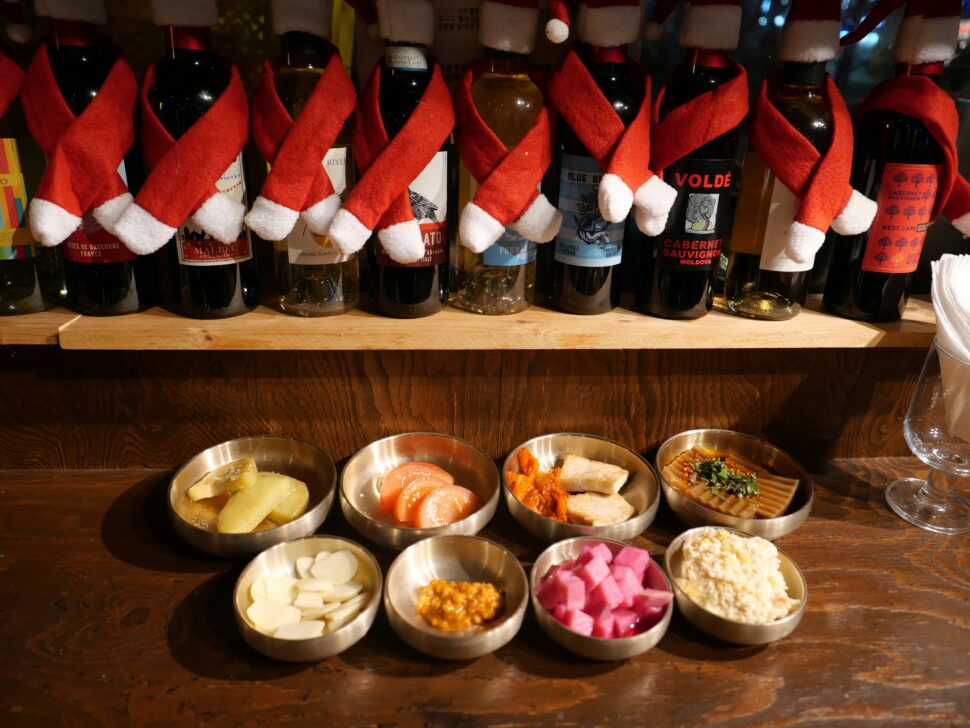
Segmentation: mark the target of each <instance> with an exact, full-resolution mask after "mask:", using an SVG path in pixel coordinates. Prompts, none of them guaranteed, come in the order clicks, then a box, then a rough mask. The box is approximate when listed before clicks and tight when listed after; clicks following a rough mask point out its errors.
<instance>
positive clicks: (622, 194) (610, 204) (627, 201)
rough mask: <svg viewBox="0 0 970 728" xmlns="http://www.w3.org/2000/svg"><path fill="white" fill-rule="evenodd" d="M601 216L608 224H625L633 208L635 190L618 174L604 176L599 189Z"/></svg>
mask: <svg viewBox="0 0 970 728" xmlns="http://www.w3.org/2000/svg"><path fill="white" fill-rule="evenodd" d="M599 206H600V214H601V215H602V216H603V219H604V220H606V221H607V222H623V221H624V220H626V217H627V215H629V214H630V208H631V207H633V190H631V189H630V186H629V185H628V184H627V183H626V182H624V181H623V178H622V177H620V176H619V175H617V174H612V173H608V174H604V175H603V178H602V179H601V180H600V187H599Z"/></svg>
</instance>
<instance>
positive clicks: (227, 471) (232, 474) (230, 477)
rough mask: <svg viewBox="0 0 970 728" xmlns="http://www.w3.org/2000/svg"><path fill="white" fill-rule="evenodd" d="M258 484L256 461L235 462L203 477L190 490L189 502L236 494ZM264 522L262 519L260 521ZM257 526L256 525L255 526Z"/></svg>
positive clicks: (249, 459) (244, 459) (248, 459)
mask: <svg viewBox="0 0 970 728" xmlns="http://www.w3.org/2000/svg"><path fill="white" fill-rule="evenodd" d="M255 482H256V461H255V460H253V459H252V458H242V459H241V460H233V461H232V462H231V463H226V464H225V465H220V466H219V467H218V468H216V469H215V470H211V471H209V472H208V473H206V474H205V475H203V476H202V477H201V478H199V480H197V481H196V482H195V484H194V485H192V487H191V488H189V491H188V493H187V495H188V497H189V500H193V501H198V500H202V499H203V498H212V497H213V496H216V495H221V494H222V493H235V492H236V491H238V490H245V489H246V488H250V487H252V485H253V484H254V483H255ZM260 520H262V519H260ZM254 525H255V524H254Z"/></svg>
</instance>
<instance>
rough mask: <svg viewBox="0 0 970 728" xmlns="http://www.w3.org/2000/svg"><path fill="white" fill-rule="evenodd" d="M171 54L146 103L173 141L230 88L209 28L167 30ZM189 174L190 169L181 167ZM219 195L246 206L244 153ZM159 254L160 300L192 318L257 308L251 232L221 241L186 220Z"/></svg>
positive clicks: (227, 69)
mask: <svg viewBox="0 0 970 728" xmlns="http://www.w3.org/2000/svg"><path fill="white" fill-rule="evenodd" d="M166 41H167V46H168V54H167V55H166V56H165V57H163V58H161V59H160V60H159V61H158V62H157V63H156V64H155V80H154V83H153V84H152V87H151V88H150V89H148V103H149V104H150V106H151V108H152V110H153V111H154V113H155V115H156V116H157V117H158V119H159V121H160V122H161V123H162V124H163V125H164V127H165V128H166V129H167V130H168V132H169V134H171V135H172V137H173V138H175V139H178V138H179V137H180V136H181V135H182V134H184V133H185V132H186V131H188V129H189V128H190V127H191V126H192V125H193V124H194V123H195V122H197V121H198V120H199V119H201V118H202V116H204V115H205V113H206V111H208V110H209V108H210V107H212V105H213V104H214V103H215V102H216V100H218V98H219V96H220V94H221V93H222V92H223V90H224V89H225V88H226V87H227V86H228V84H229V79H230V74H231V69H232V67H231V65H230V63H229V61H228V60H226V59H225V58H223V57H221V56H219V55H216V54H215V53H213V52H212V50H211V42H210V31H209V29H208V28H196V27H192V28H188V27H171V26H170V27H168V28H167V29H166ZM185 173H186V174H191V173H192V170H191V169H186V171H185ZM216 186H217V187H218V188H219V190H220V191H222V192H223V193H228V194H230V195H231V196H233V198H234V199H236V200H238V201H240V202H242V203H244V204H245V203H246V179H245V175H244V173H243V158H242V154H240V155H239V157H237V159H236V160H235V161H234V162H233V163H232V165H230V167H229V168H228V169H227V170H226V171H225V172H224V173H223V175H222V177H221V178H220V179H219V181H218V182H217V184H216ZM162 253H163V254H164V255H165V256H166V261H165V263H164V264H163V266H162V274H163V278H162V284H163V296H164V301H165V305H166V306H167V307H168V308H170V309H171V310H172V311H173V312H175V313H177V314H180V315H182V316H188V317H190V318H227V317H230V316H236V315H239V314H242V313H245V312H246V311H249V310H251V309H253V308H255V307H256V305H257V303H258V298H259V290H258V286H259V272H258V268H257V263H256V260H255V258H254V256H253V246H252V241H251V238H250V234H249V231H248V230H246V229H245V228H244V229H243V230H242V232H241V233H240V235H239V239H238V240H236V241H235V242H232V243H228V244H227V243H222V242H220V241H218V240H215V239H214V238H212V237H211V236H209V235H208V234H206V233H205V232H204V231H203V230H202V229H201V228H200V227H198V226H197V225H195V224H194V223H193V222H191V221H189V220H186V221H185V222H183V223H182V224H181V225H180V226H179V227H178V229H177V231H176V233H175V236H174V238H173V239H172V240H171V241H170V242H169V243H168V244H167V245H166V246H165V248H164V249H163V251H162Z"/></svg>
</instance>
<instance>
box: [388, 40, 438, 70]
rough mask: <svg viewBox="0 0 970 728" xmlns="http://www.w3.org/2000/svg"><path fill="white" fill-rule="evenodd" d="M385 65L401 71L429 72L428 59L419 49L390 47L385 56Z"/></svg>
mask: <svg viewBox="0 0 970 728" xmlns="http://www.w3.org/2000/svg"><path fill="white" fill-rule="evenodd" d="M384 65H386V66H387V67H388V68H394V69H397V70H399V71H427V70H428V58H427V56H426V55H425V54H424V51H422V50H421V49H419V48H411V47H409V46H392V45H389V46H388V47H387V52H386V53H385V54H384Z"/></svg>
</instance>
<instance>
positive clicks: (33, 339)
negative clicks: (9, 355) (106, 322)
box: [0, 308, 79, 346]
mask: <svg viewBox="0 0 970 728" xmlns="http://www.w3.org/2000/svg"><path fill="white" fill-rule="evenodd" d="M77 318H79V315H78V314H76V313H72V312H71V311H68V310H67V309H65V308H55V309H52V310H50V311H41V312H39V313H32V314H28V315H26V316H0V346H15V345H18V344H28V345H34V346H36V345H43V344H47V345H50V344H57V342H58V334H59V333H60V330H61V328H63V327H64V326H66V325H67V324H68V323H70V322H71V321H74V320H75V319H77Z"/></svg>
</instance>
